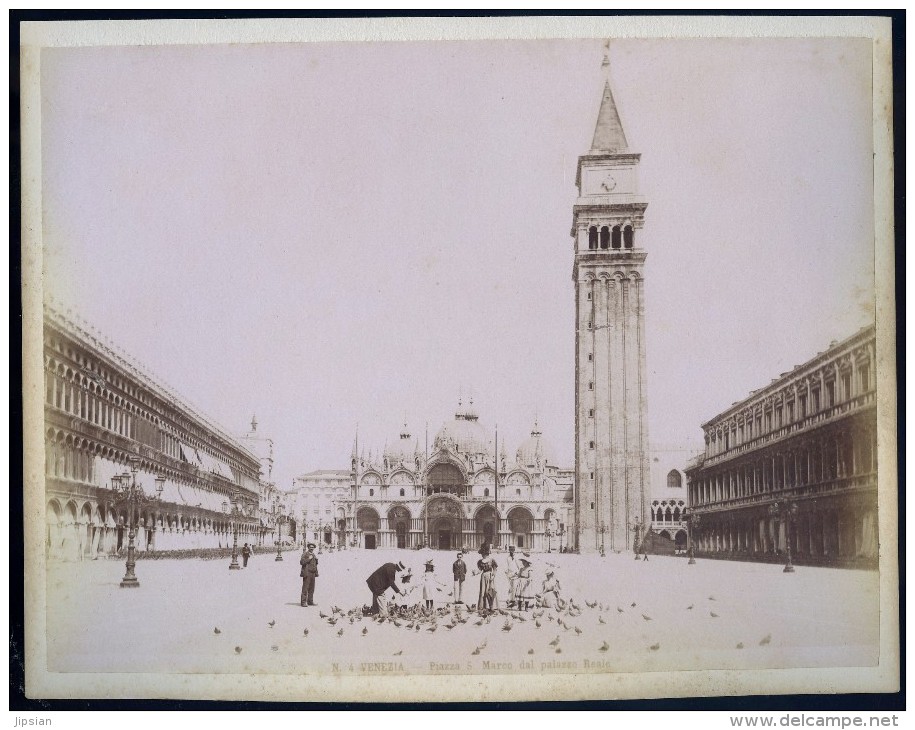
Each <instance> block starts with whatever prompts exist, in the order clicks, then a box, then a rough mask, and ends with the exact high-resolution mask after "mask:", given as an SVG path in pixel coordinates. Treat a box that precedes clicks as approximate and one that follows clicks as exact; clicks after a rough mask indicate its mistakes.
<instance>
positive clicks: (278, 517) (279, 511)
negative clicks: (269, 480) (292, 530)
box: [273, 504, 286, 563]
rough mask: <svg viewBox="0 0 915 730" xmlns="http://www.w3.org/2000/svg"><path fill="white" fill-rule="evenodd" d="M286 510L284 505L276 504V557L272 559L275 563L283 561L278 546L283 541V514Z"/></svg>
mask: <svg viewBox="0 0 915 730" xmlns="http://www.w3.org/2000/svg"><path fill="white" fill-rule="evenodd" d="M285 511H286V506H285V505H282V504H279V505H277V515H276V557H275V558H274V559H273V562H275V563H281V562H283V553H281V552H280V546H281V545H282V542H283V530H282V526H283V521H284V520H283V516H284V514H283V513H284V512H285Z"/></svg>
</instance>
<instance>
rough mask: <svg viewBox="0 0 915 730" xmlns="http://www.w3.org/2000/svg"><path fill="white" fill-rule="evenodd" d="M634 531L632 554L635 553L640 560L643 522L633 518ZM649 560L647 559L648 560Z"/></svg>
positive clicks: (632, 527)
mask: <svg viewBox="0 0 915 730" xmlns="http://www.w3.org/2000/svg"><path fill="white" fill-rule="evenodd" d="M630 527H631V529H632V533H633V535H632V552H633V553H635V559H636V560H638V559H639V547H640V546H641V544H642V520H641V519H640V518H638V517H635V516H633V518H632V522H631V523H630ZM646 559H647V558H646Z"/></svg>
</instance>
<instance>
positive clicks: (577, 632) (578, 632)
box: [575, 626, 581, 635]
mask: <svg viewBox="0 0 915 730" xmlns="http://www.w3.org/2000/svg"><path fill="white" fill-rule="evenodd" d="M575 633H576V634H579V635H580V634H581V629H580V628H578V627H577V626H576V627H575Z"/></svg>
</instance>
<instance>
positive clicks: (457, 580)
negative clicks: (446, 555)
mask: <svg viewBox="0 0 915 730" xmlns="http://www.w3.org/2000/svg"><path fill="white" fill-rule="evenodd" d="M451 570H452V572H453V573H454V602H455V603H464V601H462V600H461V592H462V589H463V587H464V579H465V578H466V577H467V563H465V562H464V553H458V554H457V560H455V561H454V565H452V566H451Z"/></svg>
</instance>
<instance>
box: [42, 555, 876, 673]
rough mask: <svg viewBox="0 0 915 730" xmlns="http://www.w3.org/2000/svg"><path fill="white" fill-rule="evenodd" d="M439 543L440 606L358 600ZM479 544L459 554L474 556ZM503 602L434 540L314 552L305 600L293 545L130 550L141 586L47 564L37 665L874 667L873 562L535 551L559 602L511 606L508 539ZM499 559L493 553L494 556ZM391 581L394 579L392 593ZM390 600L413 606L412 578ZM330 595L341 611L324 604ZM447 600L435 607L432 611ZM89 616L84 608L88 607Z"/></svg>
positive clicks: (224, 669)
mask: <svg viewBox="0 0 915 730" xmlns="http://www.w3.org/2000/svg"><path fill="white" fill-rule="evenodd" d="M430 557H431V558H432V559H433V560H434V564H435V575H436V578H437V579H438V580H439V581H441V583H443V584H444V585H445V586H448V587H447V588H444V589H442V591H441V592H436V595H437V598H436V600H435V609H436V615H435V617H434V618H427V619H422V620H418V621H417V620H413V619H407V620H402V621H400V620H399V621H397V624H399V625H397V624H395V623H394V622H393V621H390V620H386V621H384V622H382V623H379V621H378V620H376V619H373V618H371V617H363V616H362V615H361V614H362V611H361V609H362V607H363V606H364V605H367V604H369V603H370V602H371V594H370V592H369V590H368V588H367V587H366V583H365V581H366V578H367V577H368V576H369V575H370V574H371V573H372V572H373V571H374V570H375V569H376V568H378V567H379V566H380V565H382V564H383V563H386V562H397V561H402V562H403V563H404V564H405V565H406V566H407V569H409V570H412V572H413V574H414V580H416V579H418V577H419V576H420V575H422V570H423V564H424V563H425V561H426V560H428V559H429V558H430ZM478 557H479V556H477V555H476V554H474V553H471V554H469V555H468V558H469V560H468V567H469V568H471V569H472V568H473V567H474V566H475V563H476V559H477V558H478ZM494 557H495V559H496V562H497V563H500V562H501V566H500V568H499V570H498V576H497V582H496V587H497V589H498V590H499V592H500V599H501V600H500V606H501V608H502V611H501V612H497V613H495V614H493V615H491V616H489V617H488V618H482V617H480V616H479V615H478V614H477V613H476V612H475V611H473V610H471V607H470V604H473V603H475V601H476V595H477V591H478V585H479V583H478V582H479V578H478V577H476V576H474V575H472V573H471V572H469V573H468V576H467V581H466V583H465V586H464V599H465V602H466V603H467V604H468V605H467V606H465V607H463V609H459V610H457V611H455V609H454V606H453V605H452V604H451V600H452V599H451V597H450V595H449V593H450V590H451V589H450V586H451V561H452V560H453V559H454V554H452V553H450V552H443V551H407V550H385V551H381V550H379V551H366V550H360V551H344V552H333V553H323V554H321V555H320V556H319V560H320V564H319V570H320V575H319V577H318V579H317V583H316V586H317V587H316V591H315V601H316V603H317V606H315V607H310V608H303V607H301V606H300V605H299V598H300V596H299V594H300V590H301V578H300V577H299V553H298V552H297V551H287V552H285V553H284V559H283V561H281V562H277V561H276V560H275V556H274V555H272V554H269V553H267V554H258V555H255V556H253V557H252V558H251V560H250V561H249V563H248V566H247V568H244V569H242V570H237V571H234V570H233V571H230V570H228V566H229V560H230V558H229V557H228V556H227V557H226V558H225V559H218V560H193V559H185V560H141V561H139V562H138V563H137V569H136V572H137V576H138V578H139V581H140V587H139V588H137V589H131V590H123V589H121V588H120V587H119V583H120V580H121V577H122V575H123V573H124V564H123V563H122V562H120V561H116V560H98V561H86V562H81V563H70V564H52V565H50V566H49V574H48V580H49V585H48V592H49V595H50V596H53V597H54V598H53V601H49V603H48V614H47V621H48V623H47V639H48V644H47V646H48V667H49V669H50V670H51V671H59V672H163V671H167V672H169V673H231V674H238V673H275V674H328V673H341V674H347V673H353V674H357V673H358V674H364V673H366V672H368V673H372V672H377V673H397V674H399V673H403V674H413V673H449V672H453V673H466V672H468V671H470V672H474V673H480V672H482V673H487V672H492V673H499V674H507V673H515V672H518V673H524V672H534V673H540V672H554V671H555V672H575V673H580V672H630V671H640V672H646V671H648V672H650V671H665V670H695V669H767V668H773V669H774V668H790V667H794V668H797V667H836V666H849V667H852V666H873V665H874V664H875V663H876V661H877V654H878V651H877V650H878V646H877V644H878V628H879V623H878V583H879V574H878V573H877V572H876V571H864V570H839V569H832V568H813V567H806V566H799V567H798V568H797V570H796V572H795V573H789V574H785V573H783V572H782V568H781V566H780V565H773V564H759V563H747V562H730V561H720V560H701V559H700V560H697V561H696V563H695V564H694V565H688V564H687V560H686V559H685V558H681V557H663V556H651V557H650V559H649V560H648V561H647V562H645V561H642V560H639V561H636V560H633V557H632V555H631V554H625V553H624V554H609V555H608V556H607V557H605V558H601V557H599V556H597V555H573V554H557V553H545V554H537V555H535V556H534V558H533V560H534V567H533V580H532V586H533V587H534V588H535V591H536V590H539V586H540V585H541V584H542V581H543V578H544V576H545V573H546V571H547V570H554V571H555V573H556V575H557V577H558V579H559V582H560V585H561V595H562V597H563V598H564V599H566V600H569V599H571V600H570V604H569V605H567V606H566V608H565V610H562V611H560V610H557V609H548V608H547V609H543V608H540V609H537V608H532V609H530V610H527V611H520V612H519V611H512V610H507V609H506V601H505V592H506V589H507V579H506V578H505V575H504V572H503V569H504V564H505V563H504V557H505V555H504V553H501V552H496V553H495V554H494ZM500 559H501V560H500ZM391 595H392V592H391V591H388V593H387V596H388V597H390V596H391ZM402 603H406V604H407V605H410V606H412V605H414V604H419V605H422V604H423V601H422V596H421V590H420V589H417V590H414V591H413V592H412V593H410V594H409V595H408V596H407V597H406V598H405V599H404V600H403V601H402ZM335 609H339V610H335ZM441 609H447V610H441ZM87 617H91V620H88V621H87V620H86V618H87Z"/></svg>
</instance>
